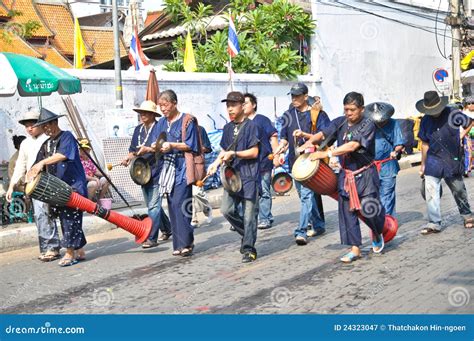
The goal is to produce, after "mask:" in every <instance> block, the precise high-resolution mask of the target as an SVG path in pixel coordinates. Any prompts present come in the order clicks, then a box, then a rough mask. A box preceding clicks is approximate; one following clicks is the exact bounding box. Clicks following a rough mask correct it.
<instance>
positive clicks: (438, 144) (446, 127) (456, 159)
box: [418, 107, 470, 179]
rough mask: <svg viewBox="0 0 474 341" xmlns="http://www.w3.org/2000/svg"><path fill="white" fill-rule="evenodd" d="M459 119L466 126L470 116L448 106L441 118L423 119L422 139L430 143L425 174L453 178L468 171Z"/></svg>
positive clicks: (425, 117)
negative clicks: (464, 163) (465, 170)
mask: <svg viewBox="0 0 474 341" xmlns="http://www.w3.org/2000/svg"><path fill="white" fill-rule="evenodd" d="M459 122H462V123H465V124H463V127H464V128H466V127H467V126H468V125H469V123H470V121H469V119H468V118H467V116H466V115H464V114H463V113H461V112H460V111H457V110H453V109H451V108H448V107H447V108H445V109H444V110H443V111H442V112H441V114H440V115H439V116H438V117H434V116H430V115H425V116H423V118H422V119H421V123H420V130H419V132H418V138H419V139H420V140H422V141H423V142H426V143H428V145H429V149H428V153H427V155H426V160H425V175H429V176H434V177H436V178H448V179H449V178H452V177H455V176H459V175H462V173H463V172H464V166H463V163H462V162H461V161H462V159H461V156H462V148H461V141H460V130H459Z"/></svg>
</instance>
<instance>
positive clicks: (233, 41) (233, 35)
mask: <svg viewBox="0 0 474 341" xmlns="http://www.w3.org/2000/svg"><path fill="white" fill-rule="evenodd" d="M227 51H228V52H229V54H230V56H231V57H235V56H237V55H238V54H239V52H240V46H239V39H238V38H237V31H236V30H235V26H234V21H233V20H232V17H230V18H229V39H228V46H227Z"/></svg>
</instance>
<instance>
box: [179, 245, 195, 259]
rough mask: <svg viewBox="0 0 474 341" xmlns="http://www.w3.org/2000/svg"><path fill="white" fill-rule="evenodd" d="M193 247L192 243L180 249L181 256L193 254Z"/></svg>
mask: <svg viewBox="0 0 474 341" xmlns="http://www.w3.org/2000/svg"><path fill="white" fill-rule="evenodd" d="M193 249H194V245H191V246H189V247H185V248H184V249H182V250H181V257H188V256H191V255H192V254H193Z"/></svg>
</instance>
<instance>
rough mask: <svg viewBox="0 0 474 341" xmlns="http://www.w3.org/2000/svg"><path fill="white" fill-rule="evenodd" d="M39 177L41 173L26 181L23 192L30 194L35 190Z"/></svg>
mask: <svg viewBox="0 0 474 341" xmlns="http://www.w3.org/2000/svg"><path fill="white" fill-rule="evenodd" d="M40 179H41V173H39V174H38V175H37V176H36V178H34V179H33V180H31V181H30V182H28V183H27V184H26V186H25V194H26V195H28V196H30V195H31V193H33V191H34V190H35V188H36V185H37V184H38V182H39V181H40Z"/></svg>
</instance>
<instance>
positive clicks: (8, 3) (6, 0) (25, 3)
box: [2, 0, 53, 37]
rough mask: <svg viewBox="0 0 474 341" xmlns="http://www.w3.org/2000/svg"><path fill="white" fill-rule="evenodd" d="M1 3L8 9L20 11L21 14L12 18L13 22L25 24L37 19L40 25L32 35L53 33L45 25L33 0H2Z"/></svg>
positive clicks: (47, 35)
mask: <svg viewBox="0 0 474 341" xmlns="http://www.w3.org/2000/svg"><path fill="white" fill-rule="evenodd" d="M2 1H3V5H4V6H5V7H6V8H7V9H8V10H15V11H19V12H21V15H16V16H14V17H13V18H12V20H13V21H14V22H18V23H21V24H25V23H27V22H28V21H30V20H33V21H37V22H38V23H40V25H41V27H40V28H38V29H37V30H36V31H35V32H34V33H33V37H50V36H52V35H53V33H52V32H51V31H50V30H49V28H48V27H47V26H46V25H45V22H44V21H43V20H42V18H41V17H40V15H39V13H38V12H37V10H36V8H35V6H34V5H33V0H2Z"/></svg>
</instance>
